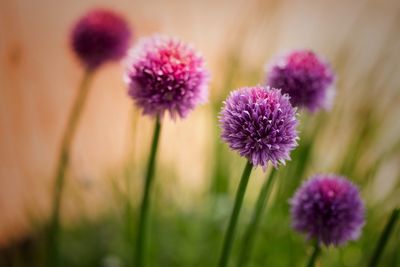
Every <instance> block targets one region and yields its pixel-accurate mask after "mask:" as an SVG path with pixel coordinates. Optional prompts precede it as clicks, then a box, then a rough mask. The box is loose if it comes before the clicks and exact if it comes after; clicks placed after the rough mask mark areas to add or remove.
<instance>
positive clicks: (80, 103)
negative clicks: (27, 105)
mask: <svg viewBox="0 0 400 267" xmlns="http://www.w3.org/2000/svg"><path fill="white" fill-rule="evenodd" d="M92 77H93V71H92V70H89V69H87V70H86V71H85V73H84V76H83V78H82V81H81V83H80V85H79V90H78V94H77V96H76V98H75V100H74V104H73V106H72V110H71V113H70V114H69V118H68V123H67V126H66V129H65V131H64V136H63V139H62V143H61V150H60V155H59V159H58V163H57V170H56V174H55V177H54V182H55V184H54V191H53V207H52V215H51V219H50V225H49V228H48V243H47V245H48V247H47V252H48V253H49V254H48V261H49V262H48V264H49V266H51V267H55V266H58V247H59V246H58V243H59V240H58V239H59V229H60V209H61V200H62V193H63V188H64V183H65V173H66V170H67V168H68V165H69V158H70V149H71V144H72V141H73V139H74V136H75V133H76V130H77V126H78V123H79V119H80V117H81V114H82V110H83V107H84V106H85V103H86V99H87V96H88V93H89V88H90V86H89V85H90V81H91V79H92Z"/></svg>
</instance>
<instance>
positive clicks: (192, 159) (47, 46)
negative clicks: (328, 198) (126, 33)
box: [0, 0, 400, 266]
mask: <svg viewBox="0 0 400 267" xmlns="http://www.w3.org/2000/svg"><path fill="white" fill-rule="evenodd" d="M98 6H104V7H107V6H110V7H112V8H113V9H115V10H116V11H118V12H119V13H121V14H122V15H124V16H125V17H126V18H127V20H128V21H129V24H131V25H134V26H135V36H138V37H142V36H146V35H151V34H153V33H154V32H161V33H163V34H166V35H172V36H180V37H181V38H182V39H183V40H188V41H190V42H191V43H193V44H194V45H195V47H196V48H197V49H198V50H199V51H202V52H203V56H204V58H205V59H206V61H207V65H208V66H209V68H210V73H211V74H212V77H213V80H212V84H211V90H210V97H209V99H210V103H209V104H208V105H204V106H201V107H199V108H198V109H196V110H194V111H193V113H192V114H191V116H190V119H188V120H184V121H176V122H172V121H166V123H165V125H164V126H163V127H164V129H163V136H162V138H161V140H160V141H161V143H160V151H159V153H160V157H159V165H158V168H159V169H158V173H160V174H162V177H161V176H160V177H158V178H159V179H157V180H158V184H156V188H155V189H156V190H155V191H156V192H158V194H159V196H158V198H157V199H158V201H157V203H154V204H155V209H158V211H159V212H158V213H157V214H159V215H158V217H157V218H154V220H153V223H152V224H153V227H154V229H155V232H154V234H153V238H154V239H156V240H154V241H155V242H152V243H153V244H155V245H154V246H153V247H152V248H151V249H150V252H151V255H152V257H151V259H152V263H153V265H155V266H157V263H159V262H163V263H164V266H212V264H214V263H215V261H216V259H217V253H218V251H219V245H220V241H221V239H222V237H221V236H222V232H223V231H222V230H223V229H224V227H223V226H224V223H225V222H226V220H227V219H226V218H227V217H228V216H229V210H230V207H231V205H232V199H231V198H230V197H229V196H232V195H233V194H231V193H230V194H227V191H229V192H231V191H233V190H234V189H235V187H236V185H237V182H238V180H237V179H238V177H237V176H238V175H235V174H237V173H238V172H240V171H241V170H240V169H241V167H242V166H241V165H240V162H241V159H240V157H239V156H238V155H235V153H230V152H229V151H228V150H229V149H228V148H227V146H226V145H224V144H223V143H222V141H221V140H220V139H219V134H220V132H219V129H218V126H217V125H218V120H217V114H218V111H219V110H220V108H221V105H222V100H223V99H225V98H226V96H227V94H228V92H229V91H230V90H231V89H232V88H238V87H241V86H249V85H256V84H261V83H263V82H264V69H263V67H264V64H265V62H269V61H270V60H272V59H273V58H274V57H275V56H276V55H281V54H282V53H284V52H286V51H290V50H293V49H303V48H306V49H311V50H313V51H315V53H317V54H318V55H323V57H324V58H325V59H326V60H327V61H328V62H330V63H331V66H332V69H334V70H335V73H336V74H337V77H338V79H337V81H336V88H337V94H336V98H335V101H334V105H333V107H332V110H331V112H329V113H321V114H318V116H313V117H312V118H308V119H307V120H306V123H303V124H301V125H300V131H301V132H304V133H306V132H312V131H313V129H315V128H318V129H319V130H318V134H317V135H316V136H315V137H313V138H312V139H313V142H314V146H313V147H314V149H313V152H312V155H311V157H310V162H309V164H307V166H306V167H304V174H303V175H301V178H305V177H307V176H308V175H309V174H312V173H315V172H336V173H338V174H340V175H346V176H347V177H349V178H350V179H351V180H353V181H355V182H356V183H357V184H358V185H360V189H361V194H362V196H363V199H365V201H366V211H367V218H368V220H367V223H366V225H365V228H364V230H363V235H362V236H361V238H360V240H359V241H358V243H357V244H353V243H350V244H349V245H348V246H346V247H345V248H342V249H339V250H334V251H333V250H328V251H327V252H325V253H324V254H323V255H322V258H321V261H322V264H323V266H360V265H361V266H363V265H365V262H366V260H367V259H366V258H367V257H366V256H365V255H368V253H369V252H370V251H372V249H373V246H374V244H375V242H376V240H377V235H378V233H379V232H380V230H381V228H382V227H383V224H384V222H385V221H386V219H387V216H388V214H389V213H390V210H392V208H393V207H394V206H395V205H398V203H399V201H400V199H399V198H400V170H399V169H400V164H399V161H400V153H399V151H400V140H399V136H400V135H399V133H400V124H399V123H398V117H399V115H400V114H399V113H400V105H399V101H400V93H399V83H400V80H399V79H400V78H399V77H400V75H399V73H398V70H399V62H400V53H398V51H399V50H400V29H399V27H398V25H399V24H400V4H399V2H398V1H396V0H383V1H380V0H379V1H378V0H356V1H333V0H325V1H317V0H306V1H291V0H286V1H275V0H268V1H258V0H250V1H243V0H223V1H212V0H204V1H183V0H177V1H172V2H171V1H162V0H154V1H144V0H135V1H127V0H116V1H112V2H109V1H106V0H102V1H98V0H89V1H69V2H65V3H62V4H60V3H59V2H57V1H51V0H38V1H27V0H15V1H0V32H1V36H0V58H1V62H0V108H1V112H0V210H1V211H2V215H1V218H0V246H1V252H2V253H1V255H6V256H7V257H6V258H10V257H11V258H14V256H15V254H16V253H17V252H18V253H19V252H21V251H25V252H26V253H25V252H24V254H23V255H32V254H37V253H36V249H37V246H36V245H35V244H36V241H35V240H36V236H37V235H38V234H37V231H36V229H37V226H38V225H40V223H41V222H42V221H44V218H47V217H48V215H49V210H50V199H51V194H50V188H51V185H52V179H51V177H52V170H53V166H54V165H55V161H56V160H57V157H56V155H57V153H58V151H57V149H58V144H59V142H60V138H61V135H62V131H63V125H65V122H66V119H67V114H68V110H69V109H68V107H70V106H71V103H72V100H73V96H74V95H75V91H74V88H76V87H77V84H78V82H79V78H80V75H81V68H80V67H79V62H78V61H77V60H76V59H75V57H74V55H73V54H72V53H71V52H70V50H69V43H68V38H67V37H68V33H69V31H70V30H71V28H70V27H71V23H73V22H74V21H75V20H76V19H77V18H78V17H79V16H80V15H81V14H82V13H84V12H86V11H87V10H89V9H91V8H93V7H98ZM122 73H123V67H122V66H118V65H109V66H107V67H106V66H105V68H102V69H101V70H99V73H98V75H97V76H96V78H95V79H94V80H93V84H92V86H93V91H92V93H93V94H92V95H91V98H90V99H89V101H88V103H87V108H86V110H85V112H84V114H82V121H81V122H82V123H81V125H82V127H81V128H80V131H79V133H78V134H77V136H76V140H75V141H76V142H75V144H74V146H73V149H72V158H71V168H70V171H69V174H68V175H69V178H70V179H68V182H67V185H66V194H65V198H66V199H68V200H67V201H65V203H63V205H64V207H63V212H64V213H63V223H64V225H65V226H67V228H66V229H65V231H68V235H65V237H64V243H63V244H64V245H63V253H64V259H66V260H67V262H66V263H65V264H66V265H67V266H99V265H101V264H103V265H104V262H108V261H107V260H106V259H108V258H110V257H111V256H110V255H112V257H113V259H116V260H115V261H116V262H119V261H120V260H121V259H122V260H125V258H129V251H128V250H127V249H126V248H127V247H129V246H125V245H124V236H125V234H126V233H129V232H130V231H132V230H131V229H130V228H129V227H128V228H127V229H125V228H124V227H123V226H122V225H121V223H120V221H122V220H121V217H123V216H128V215H127V214H130V213H129V212H126V213H125V212H124V210H125V209H134V210H135V209H136V207H137V205H138V202H139V201H138V196H140V194H139V193H138V188H142V187H141V185H140V181H141V180H142V179H140V178H141V177H143V172H144V170H143V169H144V168H143V164H144V162H145V160H146V157H147V154H146V153H144V152H145V151H147V149H148V147H149V142H150V138H151V137H150V132H151V125H152V122H151V120H149V119H148V118H144V117H140V116H139V114H140V111H138V110H137V109H135V108H134V107H133V105H132V103H131V100H130V99H129V98H128V97H127V96H126V88H125V86H124V84H123V81H122V78H121V77H122ZM305 126H307V127H305ZM172 137H173V138H172ZM177 143H179V146H178V145H177ZM299 143H300V146H301V140H300V141H299ZM296 151H297V150H295V151H294V152H296ZM299 151H301V150H300V148H299ZM218 162H219V163H220V164H217V163H218ZM295 162H298V161H295V160H293V164H288V168H289V169H290V168H292V167H293V169H294V165H295V164H294V163H295ZM291 166H292V167H291ZM288 173H290V172H289V171H288ZM280 175H285V173H280ZM128 178H131V179H128ZM263 178H264V174H263V173H262V171H261V170H257V171H256V172H255V173H253V178H252V179H251V181H250V183H249V187H248V191H247V200H246V201H247V204H246V203H245V205H244V209H243V210H242V214H243V216H242V218H246V212H247V213H249V212H250V210H249V209H250V208H251V207H253V205H252V203H253V202H254V201H255V198H256V196H257V193H258V189H259V187H260V185H261V184H262V182H263ZM279 178H280V177H279ZM285 178H287V179H277V181H279V183H277V184H276V185H275V187H274V188H273V191H272V198H271V199H272V200H274V202H275V203H282V204H278V205H274V206H273V207H272V208H271V209H269V212H270V213H272V215H273V216H270V215H269V216H270V217H269V218H270V219H271V220H267V221H266V223H265V224H262V225H261V226H260V233H265V235H264V234H260V240H259V241H258V242H257V243H258V244H257V245H256V246H255V251H254V253H253V257H252V259H251V262H250V264H249V266H263V265H267V264H269V265H271V266H294V265H295V264H296V263H298V262H299V259H303V257H304V255H305V247H306V246H305V241H304V240H303V239H302V238H301V237H297V236H296V235H293V233H292V231H291V230H290V219H289V216H288V214H289V212H288V211H289V206H288V204H287V199H288V198H289V197H290V196H292V195H293V193H294V190H295V189H296V187H297V184H296V183H301V180H300V179H299V177H298V176H294V175H293V176H290V177H285ZM286 181H293V184H291V185H290V186H287V183H288V182H286ZM210 192H212V194H213V195H212V196H213V197H210V194H209V193H210ZM126 193H128V194H126ZM128 195H129V196H130V199H131V203H132V207H130V206H128V207H125V206H123V205H122V204H121V203H126V201H125V198H127V197H128ZM205 202H206V203H209V205H207V204H205ZM209 206H211V207H210V208H208V207H209ZM166 207H168V208H166ZM246 207H249V208H248V209H247V211H246ZM378 207H379V208H378ZM160 211H162V212H160ZM132 220H133V221H134V220H135V218H134V217H133V218H132ZM246 222H247V221H246V220H245V219H244V220H243V221H242V222H241V224H242V226H243V225H245V224H246ZM203 225H204V227H203ZM399 231H400V230H399V227H397V229H396V232H395V234H396V236H399V235H400V232H399ZM121 233H123V234H121ZM172 240H173V241H172ZM393 241H394V240H392V242H390V243H389V244H388V246H387V249H386V251H385V253H386V254H385V255H386V257H383V258H382V260H383V263H382V265H383V266H396V264H397V265H399V262H400V256H399V253H397V252H398V251H399V249H400V248H399V244H398V242H397V243H396V242H393ZM171 242H173V243H171ZM171 244H175V245H171ZM178 244H184V245H181V246H180V245H178ZM187 244H191V246H189V245H187ZM288 250H290V251H291V253H290V255H288V254H287V253H286V251H288ZM155 255H156V256H155ZM17 258H18V257H17ZM28 258H29V257H28ZM0 260H1V259H0ZM115 261H113V262H115ZM32 264H33V263H32ZM107 264H108V263H107Z"/></svg>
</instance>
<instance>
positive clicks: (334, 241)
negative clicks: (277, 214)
mask: <svg viewBox="0 0 400 267" xmlns="http://www.w3.org/2000/svg"><path fill="white" fill-rule="evenodd" d="M290 204H291V214H292V223H293V228H294V229H295V230H296V231H299V232H301V233H304V234H306V235H307V237H308V238H309V239H316V240H318V241H319V242H321V243H323V244H325V245H326V246H329V245H334V246H338V245H343V244H345V243H346V242H347V241H349V240H356V239H357V238H358V237H359V236H360V233H361V229H362V227H363V225H364V203H363V201H362V200H361V198H360V194H359V191H358V189H357V187H356V186H355V185H354V184H352V183H351V182H350V181H349V180H347V179H345V178H343V177H339V176H335V175H316V176H314V177H313V178H311V179H309V180H308V181H306V182H305V183H304V184H303V185H302V186H301V187H300V188H299V189H298V190H297V192H296V193H295V195H294V197H293V198H292V199H291V200H290Z"/></svg>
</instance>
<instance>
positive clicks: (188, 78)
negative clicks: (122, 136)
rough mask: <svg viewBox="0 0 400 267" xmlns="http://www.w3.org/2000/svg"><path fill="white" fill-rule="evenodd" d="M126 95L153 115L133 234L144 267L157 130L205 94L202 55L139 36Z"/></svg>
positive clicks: (137, 264) (130, 62)
mask: <svg viewBox="0 0 400 267" xmlns="http://www.w3.org/2000/svg"><path fill="white" fill-rule="evenodd" d="M126 63H127V69H126V73H125V81H126V83H127V85H128V94H129V96H131V97H132V99H133V100H134V102H135V104H136V106H137V107H138V108H139V109H141V110H142V113H143V114H144V115H148V116H151V117H156V125H155V129H154V136H153V143H152V146H151V152H150V158H149V163H148V168H147V176H146V180H145V184H144V192H143V198H142V203H141V208H140V217H139V223H138V227H137V235H136V251H135V260H134V262H135V267H142V266H145V257H146V255H145V254H146V236H147V227H148V217H149V205H150V193H151V185H152V183H153V179H154V177H153V176H154V168H155V158H156V153H157V146H158V139H159V135H160V130H161V122H160V120H161V118H162V117H163V116H164V114H166V113H169V115H170V117H171V118H173V119H175V118H177V117H179V118H185V117H186V116H187V115H188V114H189V113H190V111H192V110H193V109H194V108H195V107H196V106H197V105H199V104H201V103H204V102H205V101H206V100H207V95H208V79H209V74H208V71H207V69H206V68H205V64H204V60H203V58H202V57H201V56H200V55H199V54H198V53H197V52H196V51H195V50H194V49H193V48H192V47H191V46H189V45H187V44H185V43H183V42H181V41H179V40H177V39H174V38H169V37H164V36H159V35H155V36H152V37H149V38H143V39H142V40H140V41H139V44H138V45H137V46H136V47H135V48H133V49H132V50H131V52H130V54H129V57H128V59H127V61H126Z"/></svg>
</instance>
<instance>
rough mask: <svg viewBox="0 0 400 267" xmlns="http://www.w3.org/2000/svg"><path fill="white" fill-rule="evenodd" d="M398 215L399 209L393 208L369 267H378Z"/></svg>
mask: <svg viewBox="0 0 400 267" xmlns="http://www.w3.org/2000/svg"><path fill="white" fill-rule="evenodd" d="M399 215H400V208H395V209H394V210H393V212H392V215H391V216H390V218H389V220H388V222H387V224H386V226H385V229H384V230H383V232H382V235H381V237H380V238H379V241H378V244H377V246H376V248H375V251H374V254H373V256H372V259H371V262H370V263H369V265H368V266H369V267H375V266H378V263H379V260H380V258H381V256H382V254H383V250H384V249H385V246H386V243H387V242H388V240H389V237H390V235H391V233H392V231H393V229H394V226H395V225H396V221H397V219H398V218H399Z"/></svg>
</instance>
